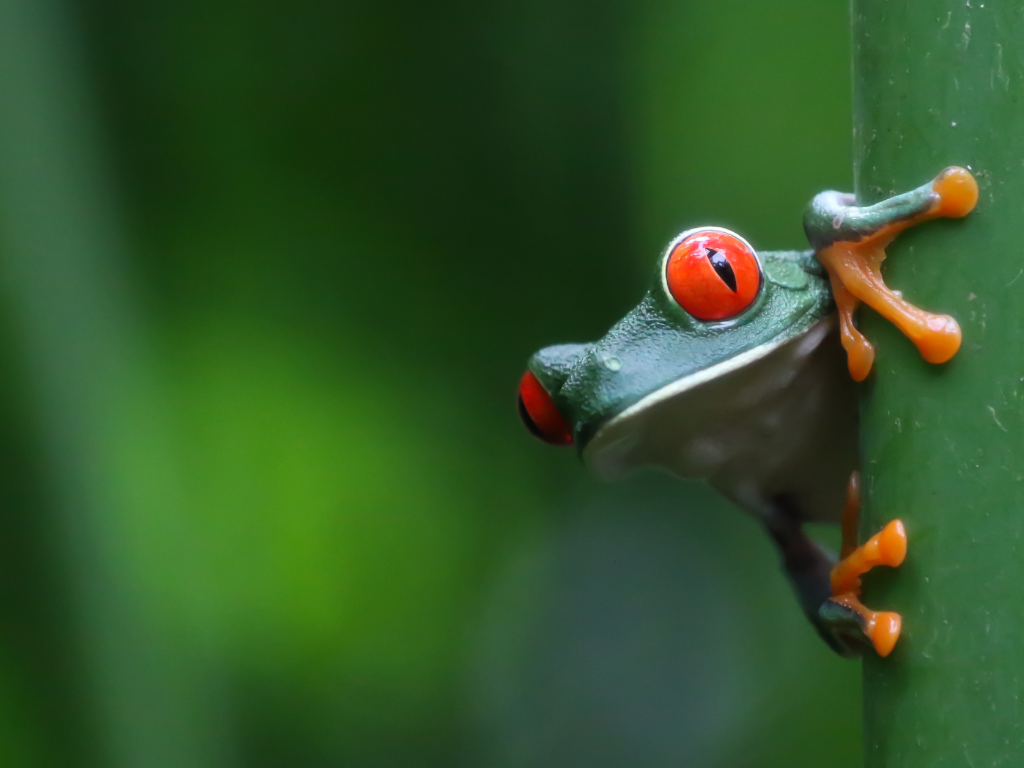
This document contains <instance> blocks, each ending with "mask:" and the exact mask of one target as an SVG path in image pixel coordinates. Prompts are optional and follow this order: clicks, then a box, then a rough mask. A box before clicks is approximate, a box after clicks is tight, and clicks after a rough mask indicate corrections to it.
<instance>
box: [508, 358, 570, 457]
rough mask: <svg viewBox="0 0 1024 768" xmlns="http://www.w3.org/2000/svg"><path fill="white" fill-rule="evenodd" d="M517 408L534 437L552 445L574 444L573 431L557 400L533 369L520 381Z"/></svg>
mask: <svg viewBox="0 0 1024 768" xmlns="http://www.w3.org/2000/svg"><path fill="white" fill-rule="evenodd" d="M516 410H518V411H519V418H520V419H522V420H523V424H525V425H526V428H527V429H528V430H530V434H532V435H533V436H534V437H539V438H540V439H541V440H543V441H544V442H546V443H550V444H551V445H572V432H570V431H569V427H568V425H566V423H565V419H564V418H562V414H561V413H559V412H558V408H556V407H555V401H554V400H552V399H551V395H549V394H548V391H547V390H546V389H544V385H543V384H541V383H540V381H539V380H538V379H537V377H536V376H534V375H533V373H532V372H531V371H527V372H526V373H524V374H523V378H522V379H521V380H520V381H519V396H518V399H517V401H516Z"/></svg>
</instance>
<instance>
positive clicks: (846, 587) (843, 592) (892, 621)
mask: <svg viewBox="0 0 1024 768" xmlns="http://www.w3.org/2000/svg"><path fill="white" fill-rule="evenodd" d="M859 519H860V478H859V476H858V474H857V473H856V472H855V473H853V475H852V476H851V477H850V485H849V488H848V489H847V494H846V508H845V509H844V510H843V523H842V525H843V547H842V552H841V556H842V560H840V561H839V563H838V564H837V565H836V566H835V567H834V568H833V569H832V573H831V577H830V580H831V584H832V597H831V598H830V599H829V600H828V601H827V602H826V603H825V604H824V605H822V607H821V609H820V613H821V614H822V619H823V620H824V621H826V622H828V623H831V624H833V625H835V626H836V630H837V631H840V632H841V631H843V630H844V629H845V630H846V631H849V630H850V629H853V628H855V627H856V628H857V629H859V632H860V634H861V635H863V636H865V637H867V638H868V639H869V640H870V641H871V644H872V645H873V646H874V648H875V651H876V652H877V653H878V655H879V656H888V655H889V654H890V653H891V652H892V649H893V647H894V646H895V645H896V640H897V639H899V636H900V629H901V627H902V623H903V622H902V619H901V617H900V615H899V614H898V613H893V612H891V611H872V610H870V609H868V608H866V607H865V606H864V604H863V603H861V602H860V588H861V577H862V576H864V574H866V573H867V572H868V571H870V570H871V569H872V568H874V567H876V566H879V565H886V566H889V567H891V568H895V567H897V566H899V565H900V564H902V563H903V560H904V558H906V556H907V534H906V531H905V530H904V528H903V523H902V522H900V521H899V520H893V521H892V522H890V523H889V524H888V525H887V526H885V528H883V529H882V531H881V532H880V533H877V534H875V535H874V536H872V537H871V538H870V539H869V540H868V541H867V543H866V544H864V545H863V546H860V547H858V546H857V528H858V524H859ZM857 625H859V626H857Z"/></svg>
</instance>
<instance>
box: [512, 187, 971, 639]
mask: <svg viewBox="0 0 1024 768" xmlns="http://www.w3.org/2000/svg"><path fill="white" fill-rule="evenodd" d="M959 170H960V169H957V171H959ZM950 173H951V171H949V170H947V171H946V172H944V174H941V175H940V176H939V177H937V178H936V179H935V180H934V181H933V182H932V183H930V184H928V185H925V186H924V187H921V188H919V189H917V190H914V191H913V192H910V193H907V194H906V195H901V196H899V197H897V198H893V199H892V200H889V201H886V202H884V203H880V204H879V205H878V206H872V207H870V208H856V207H855V206H853V204H852V203H853V201H852V199H851V198H850V196H843V195H839V194H837V193H823V194H822V195H819V196H818V197H817V198H815V201H814V203H813V204H812V207H811V209H810V211H809V213H808V215H807V217H805V228H806V229H807V231H808V236H809V239H810V240H811V243H812V245H814V246H815V250H813V251H776V252H761V253H756V252H755V251H754V250H753V248H751V247H750V245H749V244H748V243H747V242H746V241H745V240H743V238H741V237H740V236H738V235H736V234H734V233H731V232H728V231H727V230H722V229H719V228H716V227H706V228H702V229H697V230H690V231H688V232H684V233H683V234H681V235H680V236H679V237H677V238H676V239H675V240H673V241H672V242H671V243H670V244H669V246H668V248H667V249H666V251H665V252H664V254H663V255H662V257H661V258H660V259H659V261H658V263H657V269H656V271H655V275H654V280H653V281H652V285H651V286H650V288H649V290H648V291H647V294H646V295H645V296H644V299H643V300H642V301H641V303H640V305H639V306H638V307H637V308H636V309H634V310H633V311H631V312H630V313H629V314H627V315H626V317H625V318H623V319H622V320H621V321H620V322H619V323H617V324H616V325H615V326H614V327H613V328H612V329H611V330H610V331H609V332H608V333H607V334H606V335H605V336H604V338H602V339H600V340H599V341H597V342H594V343H591V344H569V345H561V346H555V347H548V348H546V349H543V350H541V351H540V352H538V353H536V354H535V355H534V356H533V357H532V358H531V360H530V363H529V366H528V372H527V374H526V375H525V376H524V379H523V382H522V383H521V387H520V403H519V405H520V414H521V415H522V416H523V418H524V421H526V423H527V426H528V427H530V429H531V430H532V431H533V432H534V433H535V434H537V435H538V436H540V437H542V438H545V439H547V440H548V441H549V442H553V443H558V444H569V443H573V444H575V445H576V447H577V450H578V451H579V453H580V455H581V457H582V458H583V460H584V462H585V463H586V464H587V466H588V467H590V468H591V469H592V470H593V471H594V472H595V473H597V474H598V475H599V476H602V477H605V478H614V477H616V476H619V475H621V474H623V473H626V472H629V471H632V470H635V469H639V468H643V467H656V468H661V469H665V470H668V471H669V472H672V473H674V474H676V475H678V476H681V477H688V478H701V479H705V480H707V481H709V482H710V483H711V484H712V485H713V486H715V487H716V488H717V489H719V490H720V491H721V492H722V493H723V494H725V495H726V496H727V497H729V498H730V499H732V500H734V501H735V502H736V503H737V504H739V505H740V506H741V507H743V508H745V509H747V510H748V511H750V512H751V513H753V514H754V515H755V516H756V517H757V518H758V519H759V520H761V521H762V522H763V523H764V525H765V527H766V529H767V530H768V532H769V533H770V535H771V536H772V538H773V539H774V541H775V542H776V544H777V545H778V546H779V548H780V551H781V553H782V555H783V560H784V563H785V567H786V569H787V571H788V573H789V576H790V578H791V580H792V581H793V583H794V586H795V587H796V590H797V593H798V595H799V597H800V600H801V603H802V605H803V607H804V610H805V612H806V613H807V615H808V616H809V617H810V618H811V620H812V622H813V623H814V624H815V626H816V627H817V628H818V629H819V631H820V632H821V634H822V635H823V637H825V639H826V640H827V641H829V643H830V644H832V645H833V647H835V648H836V649H837V650H840V651H851V650H856V649H858V648H859V647H861V646H862V645H863V644H865V643H866V642H867V641H868V640H870V641H872V642H873V643H874V644H875V647H876V648H877V649H879V652H881V653H883V655H884V653H887V652H888V650H890V649H891V647H892V645H891V644H892V643H893V642H895V639H896V636H897V635H898V632H899V623H898V616H896V615H895V614H874V613H873V612H870V611H867V609H864V608H863V606H861V605H860V604H859V602H857V601H856V599H855V598H856V592H857V589H858V588H859V576H860V575H861V574H863V573H864V572H865V571H866V570H868V569H869V568H870V567H872V566H873V565H876V564H889V565H895V564H898V561H901V560H902V554H901V551H905V538H903V534H902V528H899V526H898V525H897V526H896V527H897V528H899V530H896V529H893V530H892V531H890V530H889V529H888V528H887V532H888V533H886V532H883V534H884V535H883V534H880V536H882V537H883V538H881V539H878V537H876V539H877V541H876V539H873V540H872V542H869V543H868V545H865V548H862V549H863V550H864V551H858V552H856V553H853V556H852V557H851V558H849V559H848V561H847V562H846V563H844V565H843V566H841V567H840V568H839V569H838V572H839V573H840V575H841V578H840V577H833V582H834V583H831V584H830V577H829V571H830V570H831V568H832V564H833V561H832V559H831V558H830V556H828V555H827V554H826V553H824V552H823V551H822V550H821V549H820V548H819V547H818V546H817V545H816V544H814V543H813V542H812V541H811V540H810V539H809V538H807V536H806V535H805V534H804V532H803V529H802V524H803V523H804V522H808V521H839V520H841V519H842V517H843V514H844V501H846V502H847V503H846V504H845V510H846V514H847V515H849V514H850V512H851V510H852V511H854V512H855V506H856V505H855V504H853V503H852V501H851V500H850V497H849V496H848V491H847V481H848V479H849V478H850V477H851V474H852V473H854V472H855V470H856V469H857V397H856V387H855V384H854V383H853V381H852V380H851V378H850V376H849V375H848V374H847V373H846V371H845V370H844V366H843V355H844V353H843V347H846V349H847V352H848V353H849V366H850V370H851V371H852V372H854V374H855V376H856V371H855V370H854V357H855V356H854V350H853V349H852V346H856V345H861V346H857V349H856V351H857V352H859V353H863V345H866V346H867V348H868V349H870V344H868V343H867V341H866V340H865V339H863V337H862V336H860V335H859V334H858V333H857V331H856V329H855V328H854V327H853V326H852V319H851V318H852V309H851V302H852V301H855V299H852V298H851V297H852V296H854V295H855V296H856V298H857V299H860V300H864V301H867V302H868V303H870V304H872V306H876V308H877V307H884V308H885V310H889V303H887V302H900V304H899V308H898V310H890V311H891V313H893V314H899V312H904V313H906V312H907V311H909V310H907V309H906V308H907V307H910V305H907V304H906V303H905V302H902V299H901V298H900V297H899V296H898V295H897V294H894V293H892V292H889V291H888V289H886V288H885V286H884V284H883V283H881V279H880V277H879V278H878V285H874V284H872V285H871V286H870V290H868V289H864V288H863V287H862V286H860V285H859V283H857V282H856V280H853V279H851V280H850V283H851V286H854V287H850V288H849V290H848V293H847V294H846V296H845V297H844V298H843V299H842V300H841V301H840V303H839V310H840V312H839V313H838V320H837V312H836V302H835V301H834V300H833V290H835V291H836V295H839V291H840V290H846V286H845V285H844V283H843V282H842V281H841V278H842V277H843V276H845V275H851V274H852V275H853V277H855V278H856V277H857V276H858V275H859V273H857V272H856V269H853V268H850V267H849V265H848V264H845V263H841V264H839V265H838V266H837V264H836V262H837V261H841V260H842V259H840V258H838V257H837V258H835V259H832V260H831V261H829V260H828V259H822V256H823V254H824V255H826V256H827V255H828V254H830V253H838V254H839V256H840V257H842V258H846V257H847V256H848V255H849V253H855V252H856V251H857V249H858V248H863V249H865V252H866V253H867V254H868V258H875V261H874V262H872V265H873V268H875V271H876V272H877V265H878V264H880V260H881V259H880V258H878V254H879V253H881V254H882V257H884V251H882V248H883V247H884V245H885V244H886V243H887V242H888V241H889V240H891V239H892V237H893V236H895V232H898V231H899V230H900V229H903V228H905V227H906V226H909V225H911V224H913V223H916V222H917V221H921V220H924V219H926V218H931V217H934V216H936V215H957V214H955V213H950V212H949V211H950V209H949V206H946V208H943V204H944V202H948V201H945V199H944V198H943V195H942V194H941V193H942V190H943V187H942V186H940V185H941V184H942V183H946V182H944V181H943V180H946V179H948V178H949V177H950ZM962 173H963V174H966V175H967V177H968V178H970V176H969V174H967V172H966V171H963V172H962ZM956 179H957V180H958V181H962V177H960V176H956ZM971 182H972V183H973V180H971ZM946 186H947V187H948V186H949V184H948V183H946ZM962 207H963V206H961V208H962ZM970 207H973V201H971V202H970V206H969V207H967V210H969V209H970ZM958 210H959V209H958ZM965 213H966V210H964V211H962V213H959V215H963V214H965ZM844 222H845V224H844ZM843 238H849V239H843ZM816 256H817V257H818V258H816ZM819 259H821V260H822V261H824V262H825V264H826V265H827V266H828V269H827V270H826V268H825V267H823V266H822V263H820V261H819ZM844 270H845V271H844ZM837 283H838V285H837ZM879 285H880V286H881V287H879ZM855 288H856V290H855ZM880 297H881V298H880ZM844 302H845V303H844ZM910 310H913V311H914V312H917V313H919V315H920V316H923V317H924V319H923V320H921V323H920V324H923V326H924V327H925V329H926V332H925V333H924V334H918V336H916V337H914V336H912V338H914V340H915V342H917V343H918V345H919V346H922V345H925V346H926V345H927V344H928V343H930V341H931V337H930V336H928V333H932V334H933V335H937V336H940V337H941V338H942V339H944V340H946V341H944V342H943V343H944V344H945V346H944V347H943V349H944V350H946V351H944V352H943V353H942V354H946V352H947V351H948V348H949V343H948V338H949V337H950V335H951V333H952V330H953V329H954V328H955V331H956V343H957V344H958V343H959V328H957V327H956V324H955V322H954V321H952V319H951V318H940V322H936V321H935V318H936V316H933V315H928V314H927V313H923V312H922V311H921V310H917V309H916V308H914V307H910ZM880 311H883V310H880ZM883 314H886V311H883ZM886 316H889V315H888V314H887V315H886ZM914 317H915V318H916V319H920V318H919V317H918V316H917V315H915V316H914ZM914 329H915V331H916V330H917V326H914ZM929 329H930V330H929ZM840 330H842V334H840ZM908 335H911V334H910V333H909V332H908ZM850 339H853V341H852V342H851V341H850ZM841 341H842V346H841V344H840V342H841ZM851 345H852V346H851ZM929 349H930V347H929ZM955 351H956V350H955V347H953V349H952V352H955ZM952 352H949V353H948V355H947V357H946V358H945V359H948V356H951V355H952ZM926 357H927V354H926ZM928 359H931V358H928ZM857 360H858V365H860V368H858V369H857V370H858V371H860V370H862V368H863V362H864V360H863V354H861V357H859V358H857ZM868 367H870V360H869V362H868ZM863 373H864V375H866V371H863ZM860 378H863V376H860ZM852 528H853V526H851V525H849V524H847V525H845V526H844V531H845V532H847V533H849V532H850V531H851V530H852ZM890 534H891V535H890ZM871 546H874V549H870V548H871ZM901 546H902V547H904V550H901V549H900V547H901ZM845 549H851V548H849V547H847V548H845ZM869 549H870V551H868V550H869ZM844 554H850V552H845V553H844ZM837 579H838V580H837ZM833 588H835V589H834V590H833ZM833 591H835V593H836V595H835V596H834V595H833ZM840 593H842V594H840ZM883 625H884V626H883ZM876 629H877V631H876ZM883 629H884V632H883V631H882V630H883ZM883 634H885V637H884V638H883V637H882V635H883ZM876 635H877V636H876Z"/></svg>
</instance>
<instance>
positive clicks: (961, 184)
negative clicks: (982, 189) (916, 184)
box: [932, 165, 978, 219]
mask: <svg viewBox="0 0 1024 768" xmlns="http://www.w3.org/2000/svg"><path fill="white" fill-rule="evenodd" d="M932 189H933V190H935V192H936V194H938V196H939V208H938V211H937V213H938V215H939V216H947V217H949V218H953V219H959V218H962V217H964V216H966V215H967V214H968V213H970V212H971V211H973V210H974V206H975V205H977V204H978V182H976V181H975V180H974V177H973V176H972V175H971V172H970V171H968V170H967V169H966V168H961V167H959V166H956V165H952V166H950V167H949V168H947V169H946V170H944V171H943V172H942V173H940V174H939V175H938V176H936V177H935V180H934V181H933V182H932Z"/></svg>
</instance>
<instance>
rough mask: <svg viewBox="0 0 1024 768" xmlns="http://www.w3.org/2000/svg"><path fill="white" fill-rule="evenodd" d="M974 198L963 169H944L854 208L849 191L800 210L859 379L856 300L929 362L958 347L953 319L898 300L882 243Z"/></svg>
mask: <svg viewBox="0 0 1024 768" xmlns="http://www.w3.org/2000/svg"><path fill="white" fill-rule="evenodd" d="M977 201H978V185H977V182H975V180H974V177H973V176H972V175H971V173H970V172H969V171H968V170H966V169H964V168H960V167H957V166H951V167H949V168H946V169H945V170H944V171H942V173H940V174H939V175H938V176H936V177H935V178H934V179H932V180H931V181H930V182H928V183H927V184H925V185H923V186H921V187H918V188H917V189H915V190H912V191H910V192H907V193H905V194H902V195H897V196H895V197H892V198H889V199H888V200H883V201H882V202H880V203H877V204H876V205H871V206H866V207H858V206H856V205H855V202H856V201H855V199H854V197H853V195H846V194H842V193H839V192H823V193H821V194H820V195H818V196H817V197H815V198H814V200H813V201H812V202H811V206H810V208H809V209H808V211H807V213H806V214H805V215H804V230H805V232H806V233H807V238H808V240H809V241H810V243H811V245H812V246H813V247H814V250H815V255H816V256H817V258H818V261H820V262H821V264H822V265H823V266H824V267H825V269H826V270H827V271H828V274H829V278H830V280H831V283H832V291H833V294H834V296H835V300H836V307H837V309H838V311H839V323H840V333H841V336H842V343H843V347H844V349H845V350H846V353H847V360H848V365H849V369H850V375H851V376H853V378H854V380H856V381H863V380H864V379H865V378H867V375H868V374H869V373H870V372H871V367H872V365H873V363H874V358H875V351H874V347H873V346H872V345H871V342H869V341H868V340H867V339H866V338H865V337H864V335H863V334H862V333H861V332H860V331H859V330H857V328H856V326H855V325H854V319H853V315H854V312H855V310H856V309H857V307H858V306H859V304H860V303H861V302H864V303H865V304H867V305H868V306H869V307H871V308H872V309H874V310H875V311H876V312H878V313H879V314H880V315H882V316H883V317H885V318H886V319H887V320H889V321H890V322H892V323H893V324H894V325H896V327H897V328H899V329H900V331H902V332H903V334H904V335H905V336H907V338H909V339H910V340H911V341H912V342H913V343H914V344H915V345H916V346H917V348H918V350H919V351H920V353H921V356H922V357H923V358H924V359H925V360H927V361H928V362H929V363H944V362H946V361H948V360H949V359H951V358H952V357H953V355H955V354H956V353H957V350H959V348H960V339H961V334H960V326H959V325H958V324H957V322H956V320H954V319H953V318H952V317H950V316H948V315H935V314H932V313H930V312H926V311H925V310H923V309H920V308H919V307H916V306H914V305H913V304H911V303H909V302H908V301H905V300H904V299H903V297H902V296H900V295H899V294H898V293H897V292H895V291H893V290H891V289H890V288H889V287H888V286H887V285H886V284H885V281H884V280H883V279H882V273H881V268H882V262H883V261H885V248H886V247H887V246H888V245H889V243H891V242H892V241H893V240H894V239H895V238H896V236H897V235H898V234H899V233H900V232H902V231H903V230H905V229H907V228H909V227H912V226H914V225H915V224H920V223H922V222H925V221H930V220H931V219H936V218H962V217H964V216H966V215H967V214H968V213H970V212H971V211H972V210H973V209H974V206H975V205H976V204H977Z"/></svg>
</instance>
